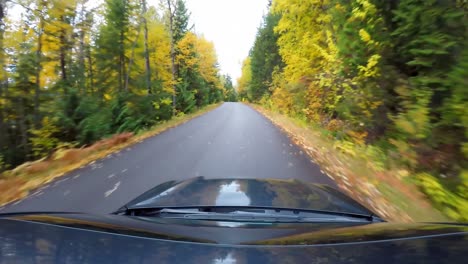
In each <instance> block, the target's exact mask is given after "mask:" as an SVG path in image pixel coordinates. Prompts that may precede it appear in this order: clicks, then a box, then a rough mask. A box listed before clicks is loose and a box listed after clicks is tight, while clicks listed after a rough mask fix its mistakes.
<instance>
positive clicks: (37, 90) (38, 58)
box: [34, 1, 45, 128]
mask: <svg viewBox="0 0 468 264" xmlns="http://www.w3.org/2000/svg"><path fill="white" fill-rule="evenodd" d="M41 5H42V7H44V6H45V3H44V1H42V3H41ZM39 20H40V21H39V28H38V35H37V51H36V63H37V65H36V88H35V91H34V126H35V127H36V128H39V127H40V124H41V120H40V113H39V99H40V93H41V71H42V35H43V33H44V24H45V23H44V16H43V14H40V15H39Z"/></svg>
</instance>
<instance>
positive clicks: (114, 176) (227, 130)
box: [0, 103, 335, 213]
mask: <svg viewBox="0 0 468 264" xmlns="http://www.w3.org/2000/svg"><path fill="white" fill-rule="evenodd" d="M195 176H205V177H207V178H230V177H240V178H283V179H286V178H296V179H301V180H305V181H310V182H317V183H325V184H330V185H333V186H334V185H335V184H334V183H333V181H332V180H331V179H330V178H328V177H327V176H326V175H324V174H322V173H321V172H320V169H319V167H318V166H317V165H315V164H314V163H312V162H311V161H310V160H309V159H308V157H307V156H306V155H305V153H302V151H301V150H300V149H299V148H298V147H297V146H295V145H293V144H292V143H291V141H290V140H289V139H288V137H287V136H285V135H284V134H282V132H280V130H279V129H277V128H276V127H275V126H274V125H273V124H272V123H271V122H270V121H269V120H268V119H266V118H265V117H263V116H262V115H261V114H259V113H258V112H256V111H255V110H253V109H251V108H250V107H248V106H246V105H243V104H241V103H225V104H223V105H222V106H220V107H218V108H217V109H215V110H213V111H211V112H209V113H207V114H205V115H203V116H200V117H198V118H195V119H193V120H191V121H190V122H187V123H185V124H183V125H181V126H178V127H176V128H172V129H170V130H167V131H166V132H164V133H162V134H160V135H157V136H154V137H152V138H149V139H147V140H145V141H143V142H141V143H138V144H136V145H133V146H132V147H130V148H127V149H124V150H122V151H120V152H119V153H114V154H113V155H112V156H111V157H108V158H104V159H102V160H99V161H96V162H95V163H94V164H90V165H88V166H86V167H84V168H82V169H79V170H76V171H74V172H71V173H69V174H68V175H66V176H64V177H61V178H59V179H57V180H55V181H54V182H52V183H50V184H48V185H46V186H44V187H43V188H41V189H39V190H38V191H36V192H34V193H33V194H32V195H30V196H29V197H27V198H25V199H23V200H22V201H20V202H19V203H16V204H10V205H7V206H6V207H5V208H4V209H3V210H1V211H0V212H15V211H74V212H89V213H109V212H112V211H114V210H116V209H117V208H119V207H120V206H122V205H124V204H125V203H126V202H128V201H130V200H131V199H133V198H135V197H137V196H138V195H139V194H141V193H143V192H145V191H147V190H148V189H150V188H152V187H154V186H156V185H157V184H160V183H162V182H165V181H168V180H172V179H177V180H182V179H187V178H191V177H195Z"/></svg>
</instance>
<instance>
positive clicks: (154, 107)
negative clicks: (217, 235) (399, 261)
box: [0, 0, 468, 255]
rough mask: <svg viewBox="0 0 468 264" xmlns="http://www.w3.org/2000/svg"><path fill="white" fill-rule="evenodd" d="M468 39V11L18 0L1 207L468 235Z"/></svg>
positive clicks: (409, 3)
mask: <svg viewBox="0 0 468 264" xmlns="http://www.w3.org/2000/svg"><path fill="white" fill-rule="evenodd" d="M467 37H468V7H467V3H466V1H462V0H454V1H413V0H399V1H384V0H322V1H317V0H256V1H251V0H204V1H200V0H162V1H160V0H96V1H88V0H47V1H45V0H15V1H13V0H7V1H5V0H1V1H0V214H1V213H18V212H21V213H27V212H80V213H86V214H98V215H106V216H108V215H109V214H112V213H115V214H118V216H116V215H112V217H120V215H126V216H123V217H122V219H129V217H127V216H129V215H132V214H141V215H143V216H144V217H160V218H166V219H170V218H182V219H191V220H193V221H194V222H196V221H197V220H215V221H234V222H235V221H243V220H242V219H244V220H245V219H249V221H260V222H261V221H264V222H268V221H273V222H274V221H280V222H282V221H286V222H291V223H298V225H297V226H299V225H300V223H301V222H316V221H318V222H320V221H330V222H336V221H343V222H346V221H350V222H352V221H364V222H366V223H367V222H369V223H370V222H372V221H374V222H375V219H383V220H385V221H389V222H392V221H395V222H466V221H468V211H467V210H468V205H467V204H468V203H467V198H468V197H467V193H468V189H467V188H468V118H467V117H468V112H467V111H468V110H467V109H468V91H467V87H468V84H467V72H468V41H467ZM207 208H210V210H211V211H206V210H207ZM222 208H224V209H226V208H229V210H228V211H223V210H224V209H223V210H221V209H222ZM252 210H254V211H252ZM255 210H260V211H255ZM141 215H139V216H141ZM132 220H134V219H132ZM0 230H1V227H0ZM0 255H1V253H0Z"/></svg>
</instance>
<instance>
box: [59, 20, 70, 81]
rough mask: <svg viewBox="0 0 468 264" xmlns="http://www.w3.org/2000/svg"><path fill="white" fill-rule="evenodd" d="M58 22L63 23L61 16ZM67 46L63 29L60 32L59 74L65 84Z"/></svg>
mask: <svg viewBox="0 0 468 264" xmlns="http://www.w3.org/2000/svg"><path fill="white" fill-rule="evenodd" d="M60 20H61V22H62V23H65V21H64V17H63V16H60ZM67 45H68V43H67V41H66V32H65V29H64V28H62V29H61V30H60V73H61V76H62V80H63V81H64V82H65V83H66V82H67V59H66V51H67Z"/></svg>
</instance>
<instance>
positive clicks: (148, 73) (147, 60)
mask: <svg viewBox="0 0 468 264" xmlns="http://www.w3.org/2000/svg"><path fill="white" fill-rule="evenodd" d="M141 4H142V6H143V30H144V38H145V66H146V89H148V94H151V64H150V57H149V48H148V23H147V21H146V12H147V10H146V0H142V1H141Z"/></svg>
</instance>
